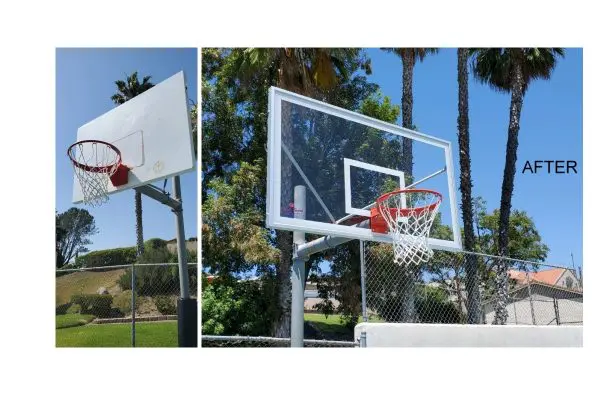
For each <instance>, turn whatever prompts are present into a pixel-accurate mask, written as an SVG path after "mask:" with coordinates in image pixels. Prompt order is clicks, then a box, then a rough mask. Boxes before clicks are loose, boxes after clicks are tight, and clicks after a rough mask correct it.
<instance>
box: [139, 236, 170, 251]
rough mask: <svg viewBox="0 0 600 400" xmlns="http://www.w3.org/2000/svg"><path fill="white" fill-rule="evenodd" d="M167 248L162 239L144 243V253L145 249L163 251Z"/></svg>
mask: <svg viewBox="0 0 600 400" xmlns="http://www.w3.org/2000/svg"><path fill="white" fill-rule="evenodd" d="M166 247H167V241H166V240H164V239H158V238H153V239H148V240H146V241H145V242H144V252H145V251H146V250H147V249H164V248H166Z"/></svg>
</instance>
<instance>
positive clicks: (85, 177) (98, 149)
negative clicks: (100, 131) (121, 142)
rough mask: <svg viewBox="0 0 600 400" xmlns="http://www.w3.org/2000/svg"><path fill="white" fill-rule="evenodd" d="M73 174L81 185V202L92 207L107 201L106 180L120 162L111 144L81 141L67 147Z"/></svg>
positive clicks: (118, 155) (107, 180)
mask: <svg viewBox="0 0 600 400" xmlns="http://www.w3.org/2000/svg"><path fill="white" fill-rule="evenodd" d="M69 157H70V158H71V161H72V164H73V169H74V170H75V176H76V177H77V180H78V181H79V185H80V186H81V191H82V193H83V202H84V203H85V204H87V205H90V206H92V207H95V206H99V205H101V204H104V203H105V202H107V201H108V182H109V179H110V177H111V176H112V175H113V174H114V173H115V172H116V170H117V168H118V167H119V164H120V163H121V155H120V154H119V153H118V151H116V150H115V149H114V147H113V146H111V145H109V144H107V143H102V142H94V141H83V142H79V143H76V144H74V145H73V146H71V147H70V148H69Z"/></svg>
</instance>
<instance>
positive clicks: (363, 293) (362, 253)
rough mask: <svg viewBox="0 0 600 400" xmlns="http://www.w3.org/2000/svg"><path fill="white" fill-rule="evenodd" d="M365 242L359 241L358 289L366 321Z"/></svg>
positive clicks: (365, 320)
mask: <svg viewBox="0 0 600 400" xmlns="http://www.w3.org/2000/svg"><path fill="white" fill-rule="evenodd" d="M365 269H366V266H365V242H363V241H362V240H361V241H360V291H361V296H362V315H363V321H364V322H367V321H368V320H369V318H368V317H367V282H366V281H367V279H366V272H365Z"/></svg>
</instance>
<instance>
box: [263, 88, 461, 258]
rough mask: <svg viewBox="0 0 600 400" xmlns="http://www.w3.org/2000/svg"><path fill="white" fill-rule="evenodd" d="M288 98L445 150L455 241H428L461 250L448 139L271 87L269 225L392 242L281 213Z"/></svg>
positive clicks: (362, 231)
mask: <svg viewBox="0 0 600 400" xmlns="http://www.w3.org/2000/svg"><path fill="white" fill-rule="evenodd" d="M282 101H287V102H289V103H292V104H296V105H299V106H302V107H306V108H309V109H312V110H316V111H320V112H323V113H326V114H330V115H334V116H336V117H339V118H343V119H345V120H348V121H352V122H356V123H358V124H362V125H365V126H368V127H371V128H374V129H377V130H381V131H385V132H387V133H391V134H395V135H398V136H401V137H407V138H410V139H413V140H415V141H418V142H422V143H426V144H429V145H431V146H435V147H438V148H441V149H443V151H444V158H445V163H446V165H445V167H446V175H447V180H448V199H447V200H446V201H449V203H450V204H449V209H450V214H451V215H450V218H451V227H452V231H453V239H452V240H442V239H436V238H429V240H428V243H429V245H430V246H431V247H432V248H433V249H438V250H450V251H458V250H462V240H461V235H460V227H459V220H458V205H457V199H456V188H455V183H454V182H455V177H454V164H453V156H452V145H451V143H450V142H449V141H447V140H443V139H439V138H436V137H433V136H429V135H425V134H423V133H420V132H416V131H413V130H410V129H406V128H402V127H400V126H398V125H394V124H390V123H387V122H383V121H380V120H377V119H374V118H370V117H367V116H365V115H362V114H359V113H356V112H353V111H349V110H345V109H343V108H340V107H336V106H333V105H331V104H327V103H324V102H321V101H318V100H314V99H311V98H309V97H305V96H301V95H298V94H295V93H292V92H289V91H286V90H283V89H279V88H276V87H271V88H270V89H269V117H268V140H267V209H266V226H267V227H268V228H272V229H280V230H287V231H301V232H306V233H313V234H317V235H324V236H326V235H331V236H339V237H344V238H349V239H359V240H367V241H376V242H384V243H391V242H392V238H391V236H390V235H389V234H380V233H375V232H372V231H371V230H370V229H365V228H359V227H356V226H347V225H341V224H333V223H328V222H319V221H310V220H302V219H294V218H290V217H284V216H281V212H280V208H281V207H280V204H281V159H282V143H281V102H282Z"/></svg>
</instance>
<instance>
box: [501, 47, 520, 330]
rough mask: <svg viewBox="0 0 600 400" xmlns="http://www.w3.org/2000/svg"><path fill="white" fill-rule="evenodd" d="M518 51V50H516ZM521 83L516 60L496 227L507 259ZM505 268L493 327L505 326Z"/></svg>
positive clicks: (506, 286)
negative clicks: (498, 218)
mask: <svg viewBox="0 0 600 400" xmlns="http://www.w3.org/2000/svg"><path fill="white" fill-rule="evenodd" d="M517 51H518V50H517ZM524 86H525V85H524V80H523V72H522V68H521V63H520V62H519V58H517V57H516V61H515V68H514V69H513V71H512V79H511V99H510V120H509V123H508V139H507V141H506V160H505V162H504V178H503V180H502V196H501V198H500V221H499V226H498V253H499V255H500V256H501V257H506V256H508V229H509V219H510V208H511V199H512V194H513V189H514V182H515V173H516V166H517V148H518V146H519V123H520V120H521V108H522V107H523V95H524ZM508 267H509V263H508V262H507V261H505V260H504V259H501V260H500V261H499V262H498V264H497V270H496V290H497V294H496V307H495V315H494V324H497V325H505V324H506V320H507V319H508V311H507V310H506V306H507V304H508Z"/></svg>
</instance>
